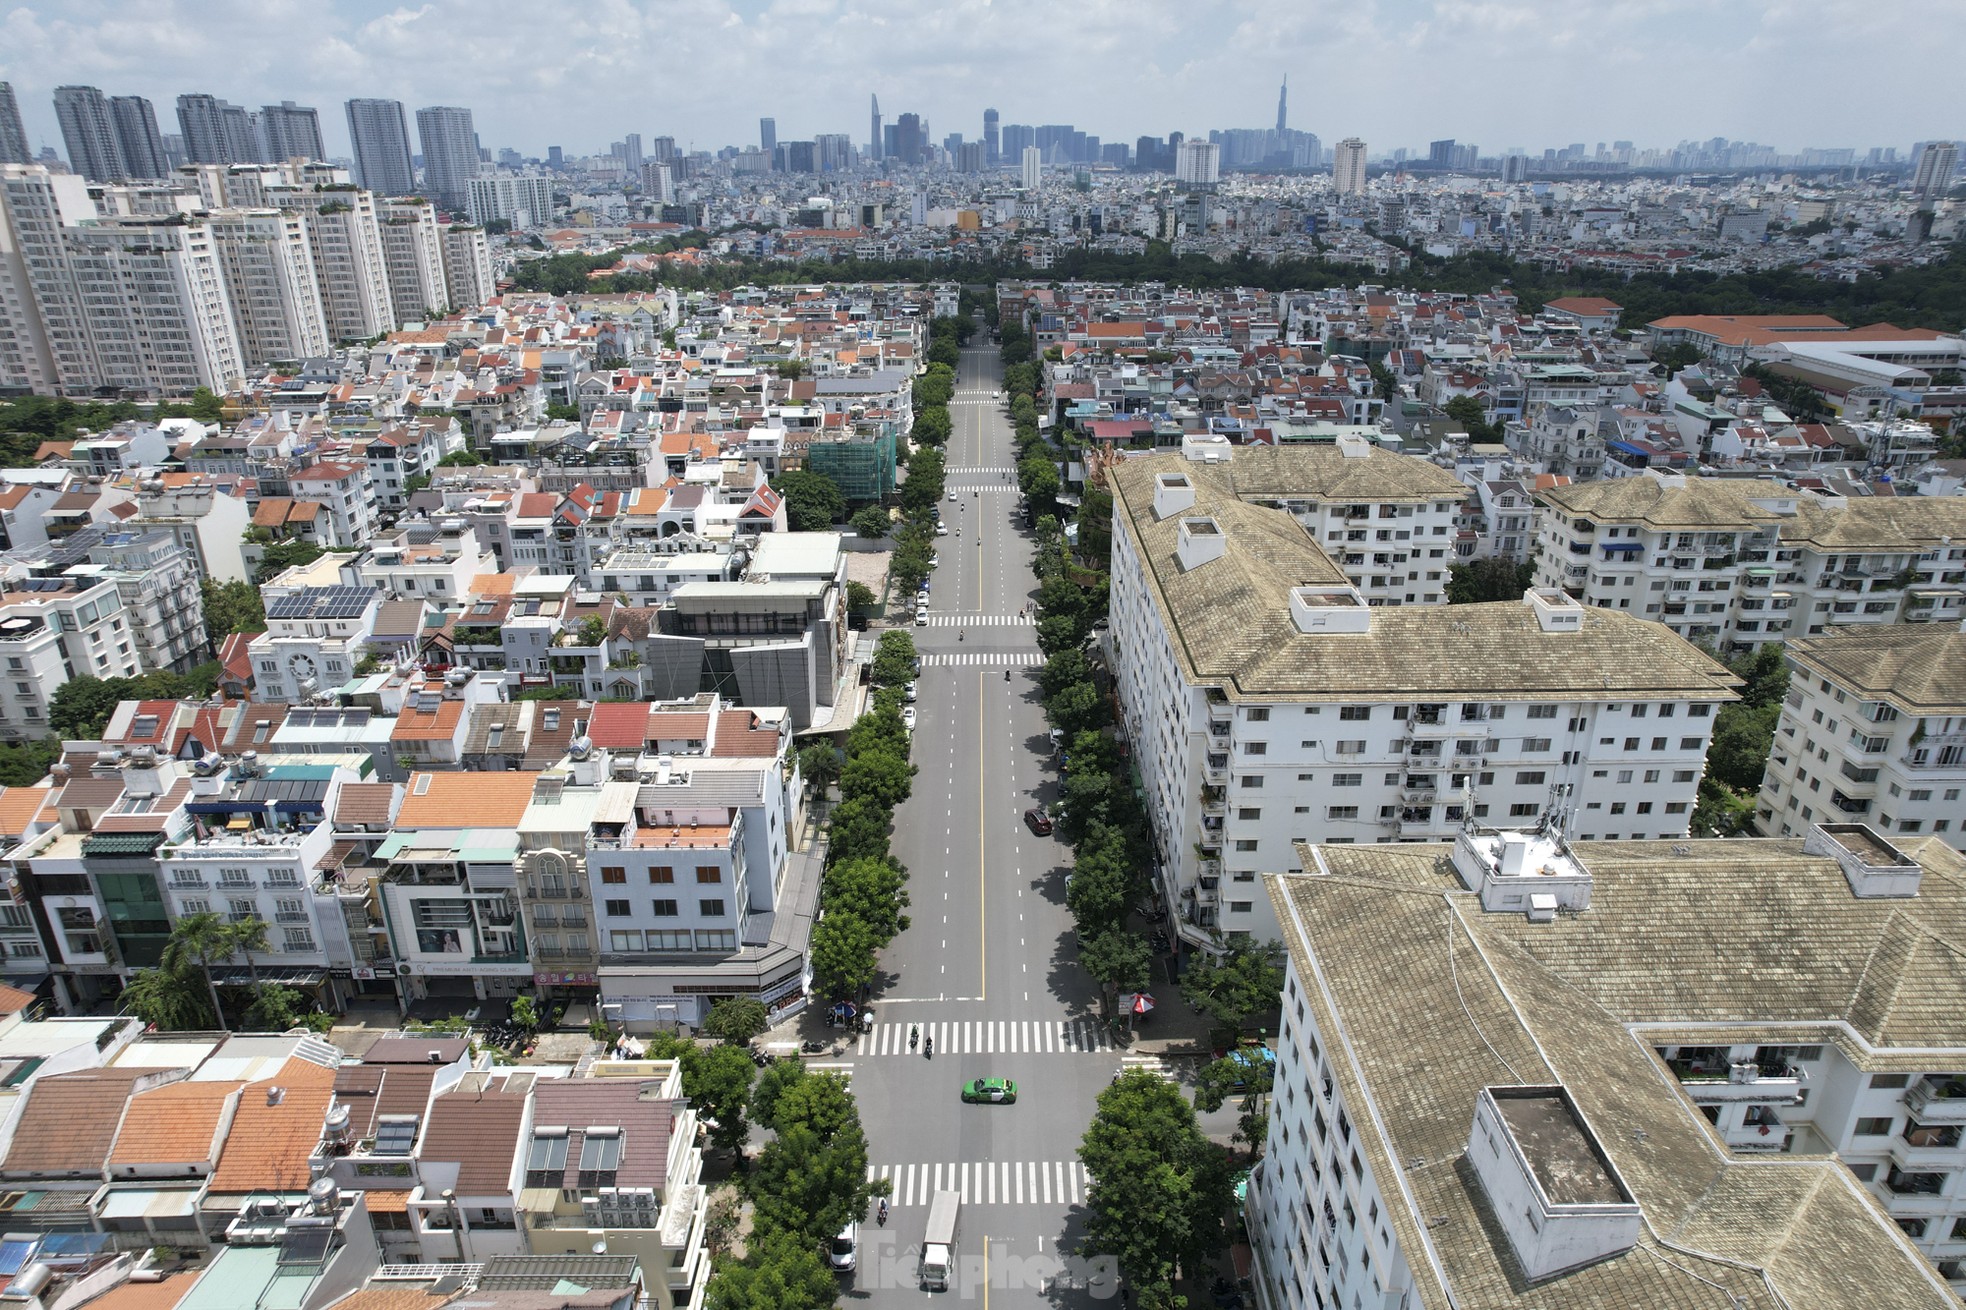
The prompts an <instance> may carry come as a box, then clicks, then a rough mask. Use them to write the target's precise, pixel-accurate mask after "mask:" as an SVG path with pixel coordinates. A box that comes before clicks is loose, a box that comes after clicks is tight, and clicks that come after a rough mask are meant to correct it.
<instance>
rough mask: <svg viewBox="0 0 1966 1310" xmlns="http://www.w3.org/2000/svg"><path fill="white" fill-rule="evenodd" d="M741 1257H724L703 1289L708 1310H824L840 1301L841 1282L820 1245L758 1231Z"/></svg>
mask: <svg viewBox="0 0 1966 1310" xmlns="http://www.w3.org/2000/svg"><path fill="white" fill-rule="evenodd" d="M750 1247H751V1249H750V1250H749V1251H747V1252H746V1253H745V1256H744V1258H743V1259H742V1260H737V1261H722V1262H719V1263H718V1264H717V1266H716V1272H715V1273H713V1274H712V1275H711V1276H710V1281H709V1283H708V1285H706V1286H705V1287H704V1289H703V1303H704V1305H705V1306H707V1307H708V1308H709V1310H826V1308H827V1307H831V1306H835V1305H838V1304H839V1300H840V1280H839V1277H838V1276H837V1275H836V1274H834V1272H833V1271H832V1270H831V1269H830V1268H828V1267H827V1265H826V1261H825V1260H824V1259H823V1258H822V1257H821V1256H820V1254H819V1250H820V1248H819V1247H818V1245H816V1244H814V1243H811V1242H804V1241H801V1240H799V1239H798V1238H796V1237H792V1236H787V1235H782V1234H777V1233H773V1234H770V1235H767V1236H764V1237H763V1238H762V1239H760V1238H757V1237H756V1236H755V1235H754V1238H753V1240H752V1242H751V1243H750Z"/></svg>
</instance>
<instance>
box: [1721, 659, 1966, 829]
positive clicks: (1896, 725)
mask: <svg viewBox="0 0 1966 1310" xmlns="http://www.w3.org/2000/svg"><path fill="white" fill-rule="evenodd" d="M1782 653H1783V654H1784V655H1785V656H1787V657H1788V662H1789V668H1790V676H1789V694H1788V698H1787V700H1786V701H1785V702H1784V703H1783V705H1782V716H1781V720H1780V722H1779V724H1778V725H1777V727H1776V732H1775V740H1774V745H1773V748H1772V750H1771V751H1770V752H1769V757H1768V769H1767V772H1766V773H1765V774H1764V775H1763V776H1762V779H1761V794H1760V796H1759V797H1758V799H1757V801H1756V804H1755V821H1756V826H1757V827H1758V828H1759V829H1760V830H1761V831H1762V832H1763V833H1765V834H1766V835H1768V836H1770V837H1774V836H1783V837H1786V836H1790V835H1793V834H1797V833H1806V832H1807V831H1808V830H1809V827H1810V825H1811V824H1815V823H1862V824H1867V825H1869V826H1870V827H1871V828H1874V829H1875V830H1876V831H1878V832H1879V833H1882V834H1885V835H1887V836H1888V837H1890V839H1891V840H1894V841H1902V840H1905V839H1906V837H1908V836H1919V835H1923V834H1927V833H1930V834H1932V835H1934V836H1936V837H1937V838H1938V839H1939V840H1940V841H1943V842H1945V843H1946V844H1947V845H1949V846H1952V847H1953V848H1955V849H1966V806H1963V805H1962V804H1961V797H1962V796H1963V795H1966V678H1963V677H1962V673H1966V632H1962V630H1961V629H1960V628H1956V627H1951V626H1947V627H1939V626H1936V625H1934V626H1932V627H1902V626H1898V627H1888V628H1857V629H1851V630H1848V631H1843V632H1837V633H1832V634H1830V635H1827V636H1822V637H1802V638H1797V639H1795V640H1792V641H1790V642H1788V643H1787V644H1786V645H1785V646H1784V647H1783V648H1782Z"/></svg>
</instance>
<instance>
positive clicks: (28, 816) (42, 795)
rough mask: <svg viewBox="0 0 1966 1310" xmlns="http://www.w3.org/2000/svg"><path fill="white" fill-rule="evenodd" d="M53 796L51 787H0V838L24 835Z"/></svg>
mask: <svg viewBox="0 0 1966 1310" xmlns="http://www.w3.org/2000/svg"><path fill="white" fill-rule="evenodd" d="M43 781H44V782H45V779H44V780H43ZM53 795H54V788H53V786H52V785H36V786H33V787H0V837H19V836H22V835H23V834H25V833H26V832H27V829H28V825H29V824H31V823H33V822H34V820H35V818H36V816H38V815H39V814H40V813H41V810H42V807H44V806H45V805H47V803H48V800H49V798H50V797H52V796H53Z"/></svg>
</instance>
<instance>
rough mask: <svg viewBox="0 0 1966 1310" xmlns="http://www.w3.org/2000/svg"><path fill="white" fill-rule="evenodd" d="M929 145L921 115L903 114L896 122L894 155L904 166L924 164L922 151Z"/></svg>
mask: <svg viewBox="0 0 1966 1310" xmlns="http://www.w3.org/2000/svg"><path fill="white" fill-rule="evenodd" d="M927 145H928V134H927V132H926V131H925V129H924V127H923V124H922V118H921V115H920V114H903V115H901V117H899V118H897V119H895V120H894V155H895V158H896V159H898V160H900V162H902V163H904V164H919V163H921V162H922V151H923V150H924V149H925V148H926V147H927Z"/></svg>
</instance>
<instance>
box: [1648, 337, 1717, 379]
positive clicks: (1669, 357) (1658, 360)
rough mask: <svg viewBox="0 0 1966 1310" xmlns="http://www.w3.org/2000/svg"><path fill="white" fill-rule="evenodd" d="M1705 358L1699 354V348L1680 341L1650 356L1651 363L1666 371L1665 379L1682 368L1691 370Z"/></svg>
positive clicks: (1704, 360) (1703, 361)
mask: <svg viewBox="0 0 1966 1310" xmlns="http://www.w3.org/2000/svg"><path fill="white" fill-rule="evenodd" d="M1706 358H1707V357H1706V356H1705V355H1702V354H1701V353H1700V350H1699V347H1697V346H1694V345H1691V344H1690V343H1688V342H1684V341H1682V342H1680V343H1679V344H1678V345H1676V346H1667V347H1666V348H1665V349H1664V350H1661V351H1659V352H1657V353H1656V354H1654V355H1653V356H1652V362H1653V363H1654V364H1657V365H1658V366H1659V367H1661V368H1663V369H1664V370H1665V371H1666V376H1667V377H1671V376H1672V375H1673V374H1675V373H1677V372H1679V371H1680V370H1681V369H1683V368H1691V367H1693V365H1695V364H1702V363H1705V362H1706Z"/></svg>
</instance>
